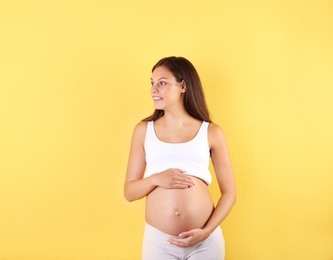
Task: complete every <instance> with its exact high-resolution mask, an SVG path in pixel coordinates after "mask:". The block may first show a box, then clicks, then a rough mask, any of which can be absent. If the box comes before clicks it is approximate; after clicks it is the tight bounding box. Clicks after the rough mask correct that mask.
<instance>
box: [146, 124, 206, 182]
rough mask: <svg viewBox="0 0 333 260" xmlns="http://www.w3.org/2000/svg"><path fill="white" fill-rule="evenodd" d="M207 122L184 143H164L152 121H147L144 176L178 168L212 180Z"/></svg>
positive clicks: (204, 179) (186, 172)
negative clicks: (157, 134)
mask: <svg viewBox="0 0 333 260" xmlns="http://www.w3.org/2000/svg"><path fill="white" fill-rule="evenodd" d="M208 125H209V123H208V122H202V125H201V127H200V129H199V131H198V133H197V134H196V136H195V137H194V138H193V139H192V140H190V141H188V142H185V143H166V142H162V141H161V140H159V139H158V137H157V136H156V133H155V130H154V122H153V121H150V122H148V126H147V133H146V138H145V144H144V145H145V151H146V171H145V175H144V177H145V178H146V177H149V176H151V175H152V174H154V173H159V172H162V171H165V170H167V169H170V168H178V169H181V170H184V171H185V174H188V175H191V176H195V177H197V178H200V179H202V180H203V181H204V182H206V183H207V185H210V184H211V182H212V176H211V173H210V171H209V160H210V151H209V145H208Z"/></svg>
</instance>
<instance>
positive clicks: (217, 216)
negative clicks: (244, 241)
mask: <svg viewBox="0 0 333 260" xmlns="http://www.w3.org/2000/svg"><path fill="white" fill-rule="evenodd" d="M235 202H236V195H235V194H233V193H230V194H228V193H227V194H224V195H223V196H222V197H221V198H220V199H219V201H218V203H217V205H216V208H215V209H214V212H213V214H212V215H211V217H210V218H209V220H208V222H207V223H206V225H205V227H204V228H203V230H204V231H206V232H207V234H208V235H209V234H211V233H212V232H213V231H214V230H215V229H216V227H218V226H219V225H220V224H221V223H222V222H223V220H224V219H225V218H226V217H227V216H228V214H229V213H230V211H231V209H232V207H233V206H234V204H235Z"/></svg>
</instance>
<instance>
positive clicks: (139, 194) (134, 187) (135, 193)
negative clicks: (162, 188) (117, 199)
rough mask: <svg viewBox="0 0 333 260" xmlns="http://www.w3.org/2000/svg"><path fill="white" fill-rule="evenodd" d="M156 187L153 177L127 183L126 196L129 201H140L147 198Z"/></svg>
mask: <svg viewBox="0 0 333 260" xmlns="http://www.w3.org/2000/svg"><path fill="white" fill-rule="evenodd" d="M155 188H156V185H155V184H154V182H153V177H152V176H150V177H148V178H144V179H140V180H133V181H128V182H127V183H125V187H124V196H125V198H126V199H127V200H128V201H134V200H139V199H142V198H144V197H145V196H147V195H148V194H149V193H150V192H151V191H152V190H153V189H155Z"/></svg>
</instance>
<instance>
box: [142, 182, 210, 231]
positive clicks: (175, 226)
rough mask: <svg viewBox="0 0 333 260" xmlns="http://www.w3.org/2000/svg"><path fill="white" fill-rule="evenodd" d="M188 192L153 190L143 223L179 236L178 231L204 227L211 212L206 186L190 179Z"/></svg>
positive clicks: (181, 190) (180, 190)
mask: <svg viewBox="0 0 333 260" xmlns="http://www.w3.org/2000/svg"><path fill="white" fill-rule="evenodd" d="M191 178H192V179H193V182H194V184H195V185H194V186H192V187H190V188H187V189H164V188H160V187H157V188H155V189H154V190H153V191H152V192H151V193H150V194H149V195H148V196H147V199H146V222H147V223H148V224H150V225H152V226H153V227H155V228H157V229H158V230H160V231H162V232H164V233H167V234H170V235H173V236H178V235H179V234H180V233H181V232H184V231H189V230H191V229H194V228H203V227H204V226H205V224H206V222H207V221H208V219H209V217H210V216H211V214H212V212H213V210H214V203H213V200H212V198H211V196H210V193H209V190H208V186H207V184H206V183H205V182H203V181H202V180H200V179H198V178H196V177H191Z"/></svg>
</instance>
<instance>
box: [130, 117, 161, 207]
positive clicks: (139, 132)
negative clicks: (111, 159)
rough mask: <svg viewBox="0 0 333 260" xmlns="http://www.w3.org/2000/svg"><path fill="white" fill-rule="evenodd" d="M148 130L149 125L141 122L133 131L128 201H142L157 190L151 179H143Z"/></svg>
mask: <svg viewBox="0 0 333 260" xmlns="http://www.w3.org/2000/svg"><path fill="white" fill-rule="evenodd" d="M146 129H147V123H146V122H140V123H139V124H137V125H136V127H135V129H134V131H133V135H132V142H131V148H130V154H129V158H128V163H127V171H126V179H125V186H124V196H125V198H126V199H127V200H128V201H133V200H138V199H141V198H143V197H145V196H146V195H147V194H148V193H149V192H151V191H152V190H153V189H154V188H155V186H154V185H153V183H152V182H151V180H150V179H149V178H146V179H143V174H144V170H145V167H146V161H145V151H144V139H145V134H146Z"/></svg>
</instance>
